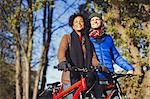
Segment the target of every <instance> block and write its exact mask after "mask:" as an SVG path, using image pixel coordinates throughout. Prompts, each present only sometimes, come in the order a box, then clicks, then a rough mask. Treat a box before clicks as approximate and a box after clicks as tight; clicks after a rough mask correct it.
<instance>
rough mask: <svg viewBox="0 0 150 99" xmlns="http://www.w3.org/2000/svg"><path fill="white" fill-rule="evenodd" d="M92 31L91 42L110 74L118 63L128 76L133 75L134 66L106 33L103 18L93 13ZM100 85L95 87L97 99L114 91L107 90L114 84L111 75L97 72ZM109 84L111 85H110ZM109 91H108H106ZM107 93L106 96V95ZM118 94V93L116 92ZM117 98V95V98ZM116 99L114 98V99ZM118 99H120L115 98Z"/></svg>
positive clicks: (90, 19) (90, 34) (91, 17)
mask: <svg viewBox="0 0 150 99" xmlns="http://www.w3.org/2000/svg"><path fill="white" fill-rule="evenodd" d="M89 21H90V25H91V29H90V33H89V36H90V40H91V42H92V43H93V46H94V50H95V53H96V56H97V58H98V60H99V62H100V63H101V64H102V65H103V66H104V67H106V68H107V69H108V70H109V71H110V72H114V67H113V62H114V63H116V64H117V65H118V66H120V67H121V68H123V69H125V70H126V71H127V73H128V74H133V70H134V68H133V66H132V65H130V64H129V63H128V62H127V61H126V60H125V59H123V58H122V56H121V55H120V54H119V52H118V51H117V49H116V47H115V45H114V41H113V39H112V37H111V36H110V35H108V34H106V33H105V32H104V24H103V20H102V16H101V15H100V14H98V13H92V14H91V15H90V17H89ZM97 76H98V79H99V81H98V84H97V85H96V86H95V88H97V90H99V91H97V93H96V95H95V96H97V97H96V99H101V98H102V99H103V98H106V95H108V94H109V93H110V92H111V90H112V89H110V90H107V89H106V88H105V86H106V85H109V84H113V82H112V81H111V80H110V79H108V78H110V75H109V74H107V73H106V74H103V73H99V72H97ZM108 82H109V83H108ZM106 90H107V91H106ZM104 93H105V95H104ZM116 93H117V91H116ZM114 97H117V94H116V96H114ZM113 99H114V98H113ZM115 99H118V98H115Z"/></svg>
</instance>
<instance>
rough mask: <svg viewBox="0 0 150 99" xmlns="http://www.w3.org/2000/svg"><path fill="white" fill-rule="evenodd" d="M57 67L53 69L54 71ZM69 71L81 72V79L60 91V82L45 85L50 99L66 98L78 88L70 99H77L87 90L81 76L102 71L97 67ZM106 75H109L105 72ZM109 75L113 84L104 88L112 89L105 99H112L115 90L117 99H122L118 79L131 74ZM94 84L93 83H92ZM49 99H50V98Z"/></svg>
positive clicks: (61, 87) (61, 86)
mask: <svg viewBox="0 0 150 99" xmlns="http://www.w3.org/2000/svg"><path fill="white" fill-rule="evenodd" d="M56 68H57V67H55V69H56ZM68 70H69V71H76V72H82V73H81V79H80V80H79V81H78V82H76V83H75V84H73V85H72V86H70V87H69V88H67V89H66V90H62V89H63V84H61V85H60V82H55V83H51V84H47V86H48V88H47V89H46V90H50V91H52V99H62V98H63V97H66V96H67V95H68V94H70V93H72V92H73V90H74V89H76V88H78V89H77V90H76V91H75V94H74V95H73V96H72V99H78V97H79V95H80V93H81V91H84V90H86V89H87V86H86V80H85V77H84V76H83V74H84V73H88V72H91V71H99V72H103V70H102V69H101V68H98V67H94V68H73V67H72V68H68ZM107 73H110V72H109V71H108V70H107ZM110 74H111V77H112V78H111V79H112V80H113V84H114V85H112V84H109V85H107V86H106V87H107V88H112V89H113V90H112V91H111V92H110V94H108V95H106V97H105V99H113V98H112V96H113V95H114V94H115V92H116V91H115V90H116V89H117V94H118V96H119V99H122V97H123V96H124V95H123V93H122V91H121V88H120V85H119V82H118V80H117V79H118V78H120V77H124V76H129V77H131V76H133V75H132V74H114V73H110ZM94 84H95V83H94ZM94 84H93V85H92V87H91V88H90V89H89V90H88V91H87V92H86V94H87V93H90V90H91V89H92V88H93V86H94ZM44 92H45V91H43V92H42V93H41V94H40V95H42V94H43V93H44ZM90 94H91V97H90V99H96V98H95V97H94V95H93V94H92V93H90ZM50 99H51V98H50Z"/></svg>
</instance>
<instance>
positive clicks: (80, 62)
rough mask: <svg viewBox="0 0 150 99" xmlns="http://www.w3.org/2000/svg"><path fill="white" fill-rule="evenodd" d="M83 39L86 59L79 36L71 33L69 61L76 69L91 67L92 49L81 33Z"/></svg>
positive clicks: (85, 36)
mask: <svg viewBox="0 0 150 99" xmlns="http://www.w3.org/2000/svg"><path fill="white" fill-rule="evenodd" d="M82 35H83V38H84V44H85V48H86V59H84V56H83V51H82V46H81V42H80V40H79V36H78V34H77V33H75V32H74V31H73V32H72V33H71V48H70V59H71V61H72V62H71V63H72V65H74V66H77V67H81V68H82V67H89V66H91V59H92V47H91V43H90V41H89V39H88V36H87V35H85V33H82Z"/></svg>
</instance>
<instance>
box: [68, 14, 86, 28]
mask: <svg viewBox="0 0 150 99" xmlns="http://www.w3.org/2000/svg"><path fill="white" fill-rule="evenodd" d="M78 16H80V17H82V18H83V21H84V23H85V17H84V16H83V15H82V14H80V13H74V14H73V15H71V16H70V17H69V26H71V27H72V26H73V21H74V19H75V18H76V17H78Z"/></svg>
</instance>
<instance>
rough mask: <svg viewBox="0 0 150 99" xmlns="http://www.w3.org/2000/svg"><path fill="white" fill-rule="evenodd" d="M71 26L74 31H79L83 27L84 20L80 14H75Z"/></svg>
mask: <svg viewBox="0 0 150 99" xmlns="http://www.w3.org/2000/svg"><path fill="white" fill-rule="evenodd" d="M72 28H73V29H74V30H75V31H81V30H82V29H84V20H83V18H82V17H81V16H77V17H76V18H75V19H74V21H73V26H72Z"/></svg>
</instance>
